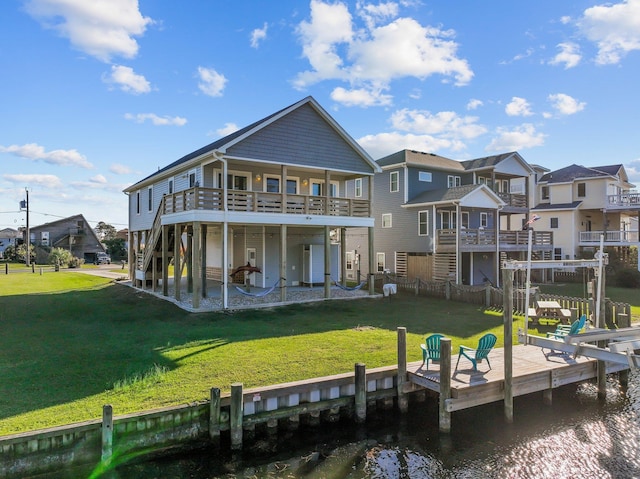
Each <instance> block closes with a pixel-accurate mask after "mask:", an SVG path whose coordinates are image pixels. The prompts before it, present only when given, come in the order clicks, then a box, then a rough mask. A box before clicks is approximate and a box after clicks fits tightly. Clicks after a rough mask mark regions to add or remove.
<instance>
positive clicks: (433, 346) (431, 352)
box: [420, 334, 444, 369]
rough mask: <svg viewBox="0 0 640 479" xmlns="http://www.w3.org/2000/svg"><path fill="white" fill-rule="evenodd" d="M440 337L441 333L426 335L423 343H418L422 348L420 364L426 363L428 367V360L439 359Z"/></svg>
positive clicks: (442, 336)
mask: <svg viewBox="0 0 640 479" xmlns="http://www.w3.org/2000/svg"><path fill="white" fill-rule="evenodd" d="M440 338H444V335H442V334H432V335H431V336H427V339H425V341H424V344H421V345H420V348H421V349H422V365H423V366H424V364H425V363H426V364H427V369H429V360H431V361H440Z"/></svg>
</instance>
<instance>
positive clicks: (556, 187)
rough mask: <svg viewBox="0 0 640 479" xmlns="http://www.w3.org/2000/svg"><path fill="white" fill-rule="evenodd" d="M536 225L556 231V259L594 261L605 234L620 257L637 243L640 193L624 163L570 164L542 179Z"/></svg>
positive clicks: (536, 209)
mask: <svg viewBox="0 0 640 479" xmlns="http://www.w3.org/2000/svg"><path fill="white" fill-rule="evenodd" d="M537 188H538V194H539V201H540V202H539V203H538V205H536V207H535V208H534V209H533V211H534V212H535V213H536V214H538V215H539V216H540V220H539V221H538V222H537V223H536V225H535V227H536V229H538V228H541V229H550V230H551V231H553V238H554V241H553V259H558V260H560V259H562V260H565V259H589V258H593V254H594V253H595V251H596V250H597V249H598V248H599V246H600V238H601V237H603V238H604V247H605V248H616V250H617V251H618V254H619V255H620V256H621V257H625V256H626V255H628V253H629V248H630V247H631V246H636V247H637V246H638V242H639V239H638V215H639V214H640V193H637V192H635V191H633V188H635V185H633V184H631V183H629V180H628V177H627V173H626V171H625V169H624V166H623V165H608V166H598V167H584V166H580V165H575V164H574V165H570V166H567V167H565V168H561V169H559V170H556V171H552V172H549V173H546V174H545V175H543V176H542V177H541V178H540V179H539V181H538V186H537Z"/></svg>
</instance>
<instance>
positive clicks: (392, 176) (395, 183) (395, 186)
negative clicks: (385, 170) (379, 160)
mask: <svg viewBox="0 0 640 479" xmlns="http://www.w3.org/2000/svg"><path fill="white" fill-rule="evenodd" d="M389 191H390V192H391V193H397V192H398V191H400V174H399V173H398V172H397V171H392V172H391V173H389Z"/></svg>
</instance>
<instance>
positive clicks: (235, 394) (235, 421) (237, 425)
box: [229, 383, 244, 450]
mask: <svg viewBox="0 0 640 479" xmlns="http://www.w3.org/2000/svg"><path fill="white" fill-rule="evenodd" d="M243 412H244V403H243V399H242V383H233V384H232V385H231V414H230V416H229V421H230V429H231V449H232V450H240V449H242V415H243Z"/></svg>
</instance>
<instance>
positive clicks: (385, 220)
mask: <svg viewBox="0 0 640 479" xmlns="http://www.w3.org/2000/svg"><path fill="white" fill-rule="evenodd" d="M382 227H383V228H391V213H384V214H383V215H382Z"/></svg>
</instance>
